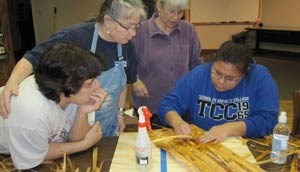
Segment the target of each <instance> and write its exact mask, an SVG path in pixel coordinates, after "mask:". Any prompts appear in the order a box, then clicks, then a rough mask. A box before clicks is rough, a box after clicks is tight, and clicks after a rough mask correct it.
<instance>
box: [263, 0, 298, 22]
mask: <svg viewBox="0 0 300 172" xmlns="http://www.w3.org/2000/svg"><path fill="white" fill-rule="evenodd" d="M262 22H263V24H264V26H286V27H300V0H263V1H262Z"/></svg>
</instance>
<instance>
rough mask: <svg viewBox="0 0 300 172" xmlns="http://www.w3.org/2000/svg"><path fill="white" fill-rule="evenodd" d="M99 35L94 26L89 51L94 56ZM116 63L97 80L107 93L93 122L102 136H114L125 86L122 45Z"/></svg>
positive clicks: (96, 26) (97, 27) (119, 47)
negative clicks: (99, 128) (98, 127)
mask: <svg viewBox="0 0 300 172" xmlns="http://www.w3.org/2000/svg"><path fill="white" fill-rule="evenodd" d="M98 33H99V25H98V24H95V30H94V35H93V41H92V46H91V49H90V51H91V52H92V53H94V54H95V52H96V47H97V40H98ZM118 59H119V60H118V61H115V67H113V68H111V69H109V70H108V71H104V72H102V73H101V74H100V75H99V76H98V77H97V79H98V80H99V82H100V84H101V88H102V89H103V90H105V91H106V92H107V96H106V98H105V99H104V101H103V104H102V105H101V107H100V109H99V110H98V111H96V116H95V121H99V122H100V125H101V129H102V133H103V136H115V135H116V133H117V126H118V112H119V111H118V104H119V97H120V94H121V92H122V90H123V89H124V87H125V86H126V82H127V77H126V74H125V71H124V68H125V67H126V61H124V57H123V55H122V44H118Z"/></svg>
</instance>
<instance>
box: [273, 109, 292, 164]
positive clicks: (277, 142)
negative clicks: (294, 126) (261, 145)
mask: <svg viewBox="0 0 300 172" xmlns="http://www.w3.org/2000/svg"><path fill="white" fill-rule="evenodd" d="M286 121H287V117H286V112H284V111H282V112H280V116H279V119H278V122H279V123H278V124H277V125H276V126H275V127H274V130H273V144H272V154H271V158H276V159H274V160H273V162H274V163H277V164H284V163H285V162H286V159H287V157H286V156H282V154H285V153H286V152H287V148H288V141H289V136H290V130H289V128H288V127H287V125H286ZM279 156H281V157H280V158H278V157H279Z"/></svg>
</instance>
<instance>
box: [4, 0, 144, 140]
mask: <svg viewBox="0 0 300 172" xmlns="http://www.w3.org/2000/svg"><path fill="white" fill-rule="evenodd" d="M145 18H146V12H145V9H144V5H143V3H142V1H141V0H106V1H104V3H103V5H102V7H101V9H100V12H99V16H98V18H97V21H96V22H87V23H83V24H79V25H76V26H72V27H70V28H67V29H64V30H62V31H60V32H58V33H56V34H54V35H52V36H51V37H50V38H49V39H48V40H46V41H44V42H42V43H41V44H39V45H37V46H36V47H34V48H33V49H32V50H31V51H27V52H26V54H25V55H24V57H23V58H22V59H21V60H20V61H19V62H18V63H17V65H16V67H15V68H14V70H13V72H12V74H11V76H10V78H9V80H8V82H7V83H6V86H5V88H4V90H3V92H2V93H1V95H0V113H1V114H2V115H3V116H4V117H7V116H8V114H9V112H10V110H11V109H10V106H9V100H10V97H11V95H17V94H18V85H19V83H20V82H21V81H22V80H23V79H24V78H26V77H27V76H28V75H29V74H31V73H32V70H33V68H36V66H37V64H38V61H39V60H40V56H41V54H42V53H43V52H44V50H45V49H46V48H47V47H49V46H50V45H52V44H54V43H56V42H62V41H73V42H77V43H79V44H80V45H81V46H83V47H84V48H85V49H87V50H90V51H91V52H92V53H94V54H96V55H97V56H99V57H100V56H101V57H104V61H105V71H104V72H103V73H102V74H101V75H99V76H98V77H97V79H98V80H99V81H100V83H101V86H102V88H103V89H104V90H105V91H106V92H107V97H106V99H105V101H104V103H103V104H102V106H101V108H100V109H99V110H98V111H96V118H95V120H96V121H100V125H101V128H102V131H103V135H104V136H114V135H116V133H118V132H122V131H123V130H124V129H125V122H124V119H123V116H122V114H121V115H119V114H120V113H123V111H122V110H121V109H123V108H124V107H125V102H126V94H127V86H126V84H131V83H134V82H135V81H136V59H135V51H134V46H133V44H132V43H131V41H130V40H131V39H132V38H133V37H134V36H135V35H136V29H137V28H138V27H139V25H140V21H141V20H142V19H145ZM118 108H119V109H118Z"/></svg>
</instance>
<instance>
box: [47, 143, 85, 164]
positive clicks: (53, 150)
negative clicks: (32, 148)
mask: <svg viewBox="0 0 300 172" xmlns="http://www.w3.org/2000/svg"><path fill="white" fill-rule="evenodd" d="M87 148H88V146H87V145H86V144H85V143H84V142H82V141H80V142H68V143H57V142H51V143H49V148H48V152H47V154H46V156H45V160H54V159H57V158H61V157H63V155H64V153H66V154H67V155H69V154H72V153H76V152H80V151H84V150H86V149H87Z"/></svg>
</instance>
